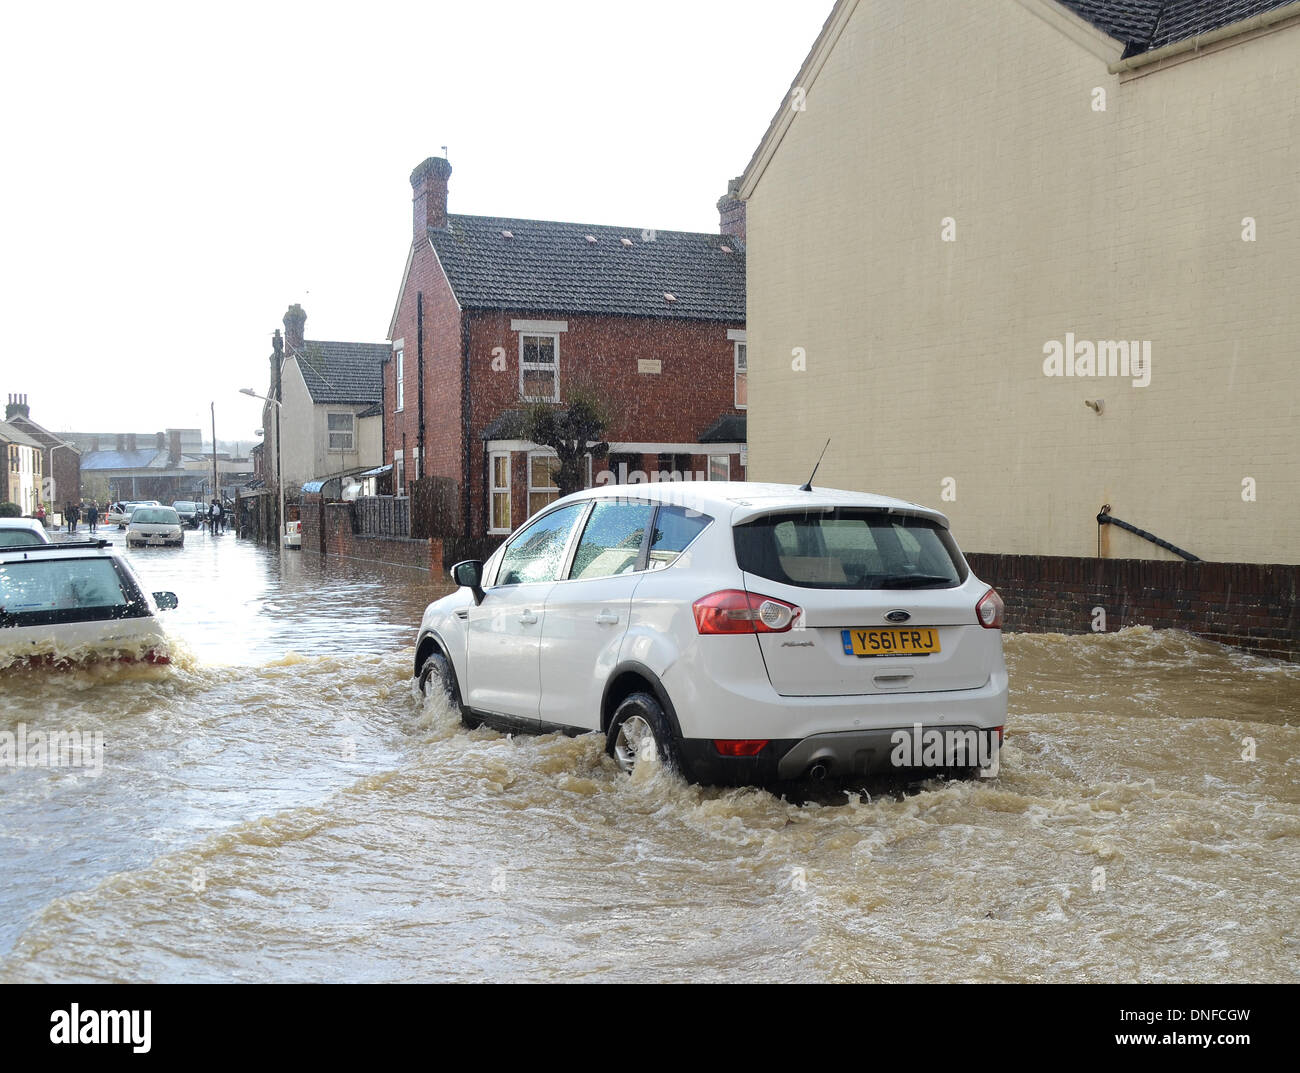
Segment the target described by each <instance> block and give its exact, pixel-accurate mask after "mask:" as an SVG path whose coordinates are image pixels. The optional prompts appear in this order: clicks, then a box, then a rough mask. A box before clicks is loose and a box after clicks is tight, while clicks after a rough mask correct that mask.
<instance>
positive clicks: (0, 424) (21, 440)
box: [0, 421, 42, 451]
mask: <svg viewBox="0 0 1300 1073" xmlns="http://www.w3.org/2000/svg"><path fill="white" fill-rule="evenodd" d="M0 440H4V441H6V442H7V443H17V444H21V445H22V446H24V447H35V448H36V449H37V450H38V451H39V450H41V447H42V445H41V444H40V442H39V441H37V440H34V439H32V437H31V436H29V435H27V433H26V432H24V431H23V430H22V429H20V428H19V427H18V426H17V425H11V424H10V423H9V422H8V421H0Z"/></svg>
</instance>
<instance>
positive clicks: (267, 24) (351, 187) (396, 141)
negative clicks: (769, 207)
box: [0, 0, 832, 440]
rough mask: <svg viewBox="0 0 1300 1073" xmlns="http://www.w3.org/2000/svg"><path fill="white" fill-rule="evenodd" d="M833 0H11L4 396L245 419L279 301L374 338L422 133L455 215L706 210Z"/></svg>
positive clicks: (390, 291)
mask: <svg viewBox="0 0 1300 1073" xmlns="http://www.w3.org/2000/svg"><path fill="white" fill-rule="evenodd" d="M831 6H832V3H831V0H656V2H655V3H650V4H632V3H626V2H620V0H604V2H598V0H591V2H588V0H553V2H550V3H544V2H536V0H534V2H514V0H510V2H496V0H477V2H476V0H466V2H461V3H446V2H432V3H430V2H424V3H398V2H382V0H381V2H374V0H372V2H368V3H365V4H358V3H355V2H350V3H333V2H328V3H323V2H319V0H317V2H313V3H310V4H298V3H280V2H276V0H270V2H264V3H257V4H246V3H239V2H232V3H225V4H220V5H201V6H200V5H191V4H178V3H175V2H170V3H166V4H145V3H132V2H130V0H127V2H124V3H115V4H104V3H102V2H101V3H93V4H85V3H64V4H57V5H54V4H36V3H33V4H12V5H7V6H6V10H5V19H4V21H5V32H4V35H3V41H2V42H0V94H2V95H3V100H4V102H5V104H4V109H3V115H2V116H0V131H2V134H0V137H2V138H3V154H4V161H5V165H4V167H3V168H2V169H0V220H2V221H3V223H2V225H0V244H2V249H3V254H2V257H0V303H3V304H2V305H0V310H2V311H3V313H2V315H3V324H2V327H3V335H2V337H0V347H3V361H2V362H0V369H2V370H3V376H0V395H4V396H5V397H6V398H7V396H8V394H9V393H10V392H21V393H26V394H27V395H28V396H29V397H30V403H31V406H32V417H33V418H34V419H35V420H37V421H39V422H41V423H42V424H44V425H46V426H47V427H50V428H53V429H56V430H71V429H76V430H80V431H92V430H93V431H121V430H134V431H141V432H143V431H149V430H157V429H161V428H163V427H167V426H171V427H195V426H198V427H203V428H204V429H206V428H207V427H208V404H209V402H210V401H213V400H215V402H216V404H217V434H218V436H219V437H220V438H222V439H234V438H239V439H245V440H251V439H252V438H253V432H254V430H255V429H256V428H258V427H259V426H260V424H261V404H260V403H258V402H256V401H254V400H251V399H246V398H243V397H241V396H240V395H239V394H238V389H239V388H241V387H252V388H254V389H255V390H257V391H260V392H264V391H265V390H266V386H267V378H268V363H267V360H266V359H267V356H268V355H269V354H270V335H271V332H272V331H273V330H274V329H275V328H276V327H278V326H279V324H280V318H281V317H282V316H283V314H284V310H285V308H286V307H287V306H288V305H289V304H290V303H291V302H295V301H297V302H301V303H302V305H303V307H304V309H306V311H307V317H308V319H307V336H308V338H315V339H355V340H366V341H375V342H379V341H382V340H383V339H384V337H385V334H386V333H387V330H388V321H389V317H390V315H391V313H392V308H393V303H394V300H395V298H396V293H397V287H398V284H399V283H400V275H401V271H402V266H403V263H404V261H405V256H406V251H407V248H408V246H409V244H410V240H411V188H410V184H409V180H408V176H409V174H410V171H411V169H412V168H413V167H414V166H415V165H416V164H418V163H419V162H420V161H421V160H423V159H424V158H425V157H427V156H431V155H434V154H438V153H440V152H441V149H440V146H443V145H446V146H448V156H449V159H450V160H451V162H452V167H453V168H454V174H453V175H452V178H451V187H450V195H449V202H450V208H451V211H452V212H463V213H480V214H485V215H489V214H490V215H502V216H522V217H536V218H540V219H553V220H575V221H580V222H584V223H609V224H625V225H628V226H636V227H654V228H660V229H681V230H699V231H713V230H716V229H717V212H716V210H715V207H714V204H715V202H716V201H717V199H718V197H719V196H721V195H722V193H723V192H724V191H725V189H726V182H727V179H729V178H730V177H732V176H735V175H738V174H739V173H740V172H741V171H742V170H743V169H744V167H745V165H746V163H748V161H749V158H750V155H751V154H752V153H753V151H754V149H755V147H756V146H757V143H758V139H759V138H760V137H761V136H762V134H763V132H764V130H766V128H767V124H768V122H769V120H770V119H771V117H772V115H773V113H774V112H775V111H776V109H777V107H778V106H779V105H780V104H781V101H782V99H783V95H784V94H785V92H786V91H787V89H788V87H789V85H790V83H791V81H792V80H793V79H794V77H795V75H796V73H797V72H798V69H799V65H800V63H802V61H803V58H804V56H805V55H806V54H807V52H808V50H809V48H810V47H811V46H812V43H813V40H814V39H815V37H816V35H817V32H818V30H819V29H820V28H821V25H822V23H823V22H824V20H825V18H826V16H827V15H828V14H829V13H830V9H831Z"/></svg>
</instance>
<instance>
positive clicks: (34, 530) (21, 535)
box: [0, 518, 50, 548]
mask: <svg viewBox="0 0 1300 1073" xmlns="http://www.w3.org/2000/svg"><path fill="white" fill-rule="evenodd" d="M49 542H50V534H49V533H47V532H46V531H45V526H44V525H43V524H41V523H40V522H39V521H37V520H36V519H35V518H0V548H11V547H14V546H16V545H21V544H48V543H49Z"/></svg>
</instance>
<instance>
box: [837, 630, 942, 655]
mask: <svg viewBox="0 0 1300 1073" xmlns="http://www.w3.org/2000/svg"><path fill="white" fill-rule="evenodd" d="M840 635H841V637H842V639H843V641H844V654H845V655H846V656H932V655H934V653H936V652H938V651H939V631H938V630H929V629H912V628H911V627H909V626H886V627H880V628H871V629H862V630H841V631H840Z"/></svg>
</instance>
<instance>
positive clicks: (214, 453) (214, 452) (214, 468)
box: [212, 402, 226, 511]
mask: <svg viewBox="0 0 1300 1073" xmlns="http://www.w3.org/2000/svg"><path fill="white" fill-rule="evenodd" d="M212 494H213V495H215V496H216V497H217V502H218V503H221V485H220V484H218V483H217V404H216V403H215V402H214V403H213V404H212ZM221 509H222V510H223V511H224V510H225V509H226V508H225V505H224V504H222V507H221Z"/></svg>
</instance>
